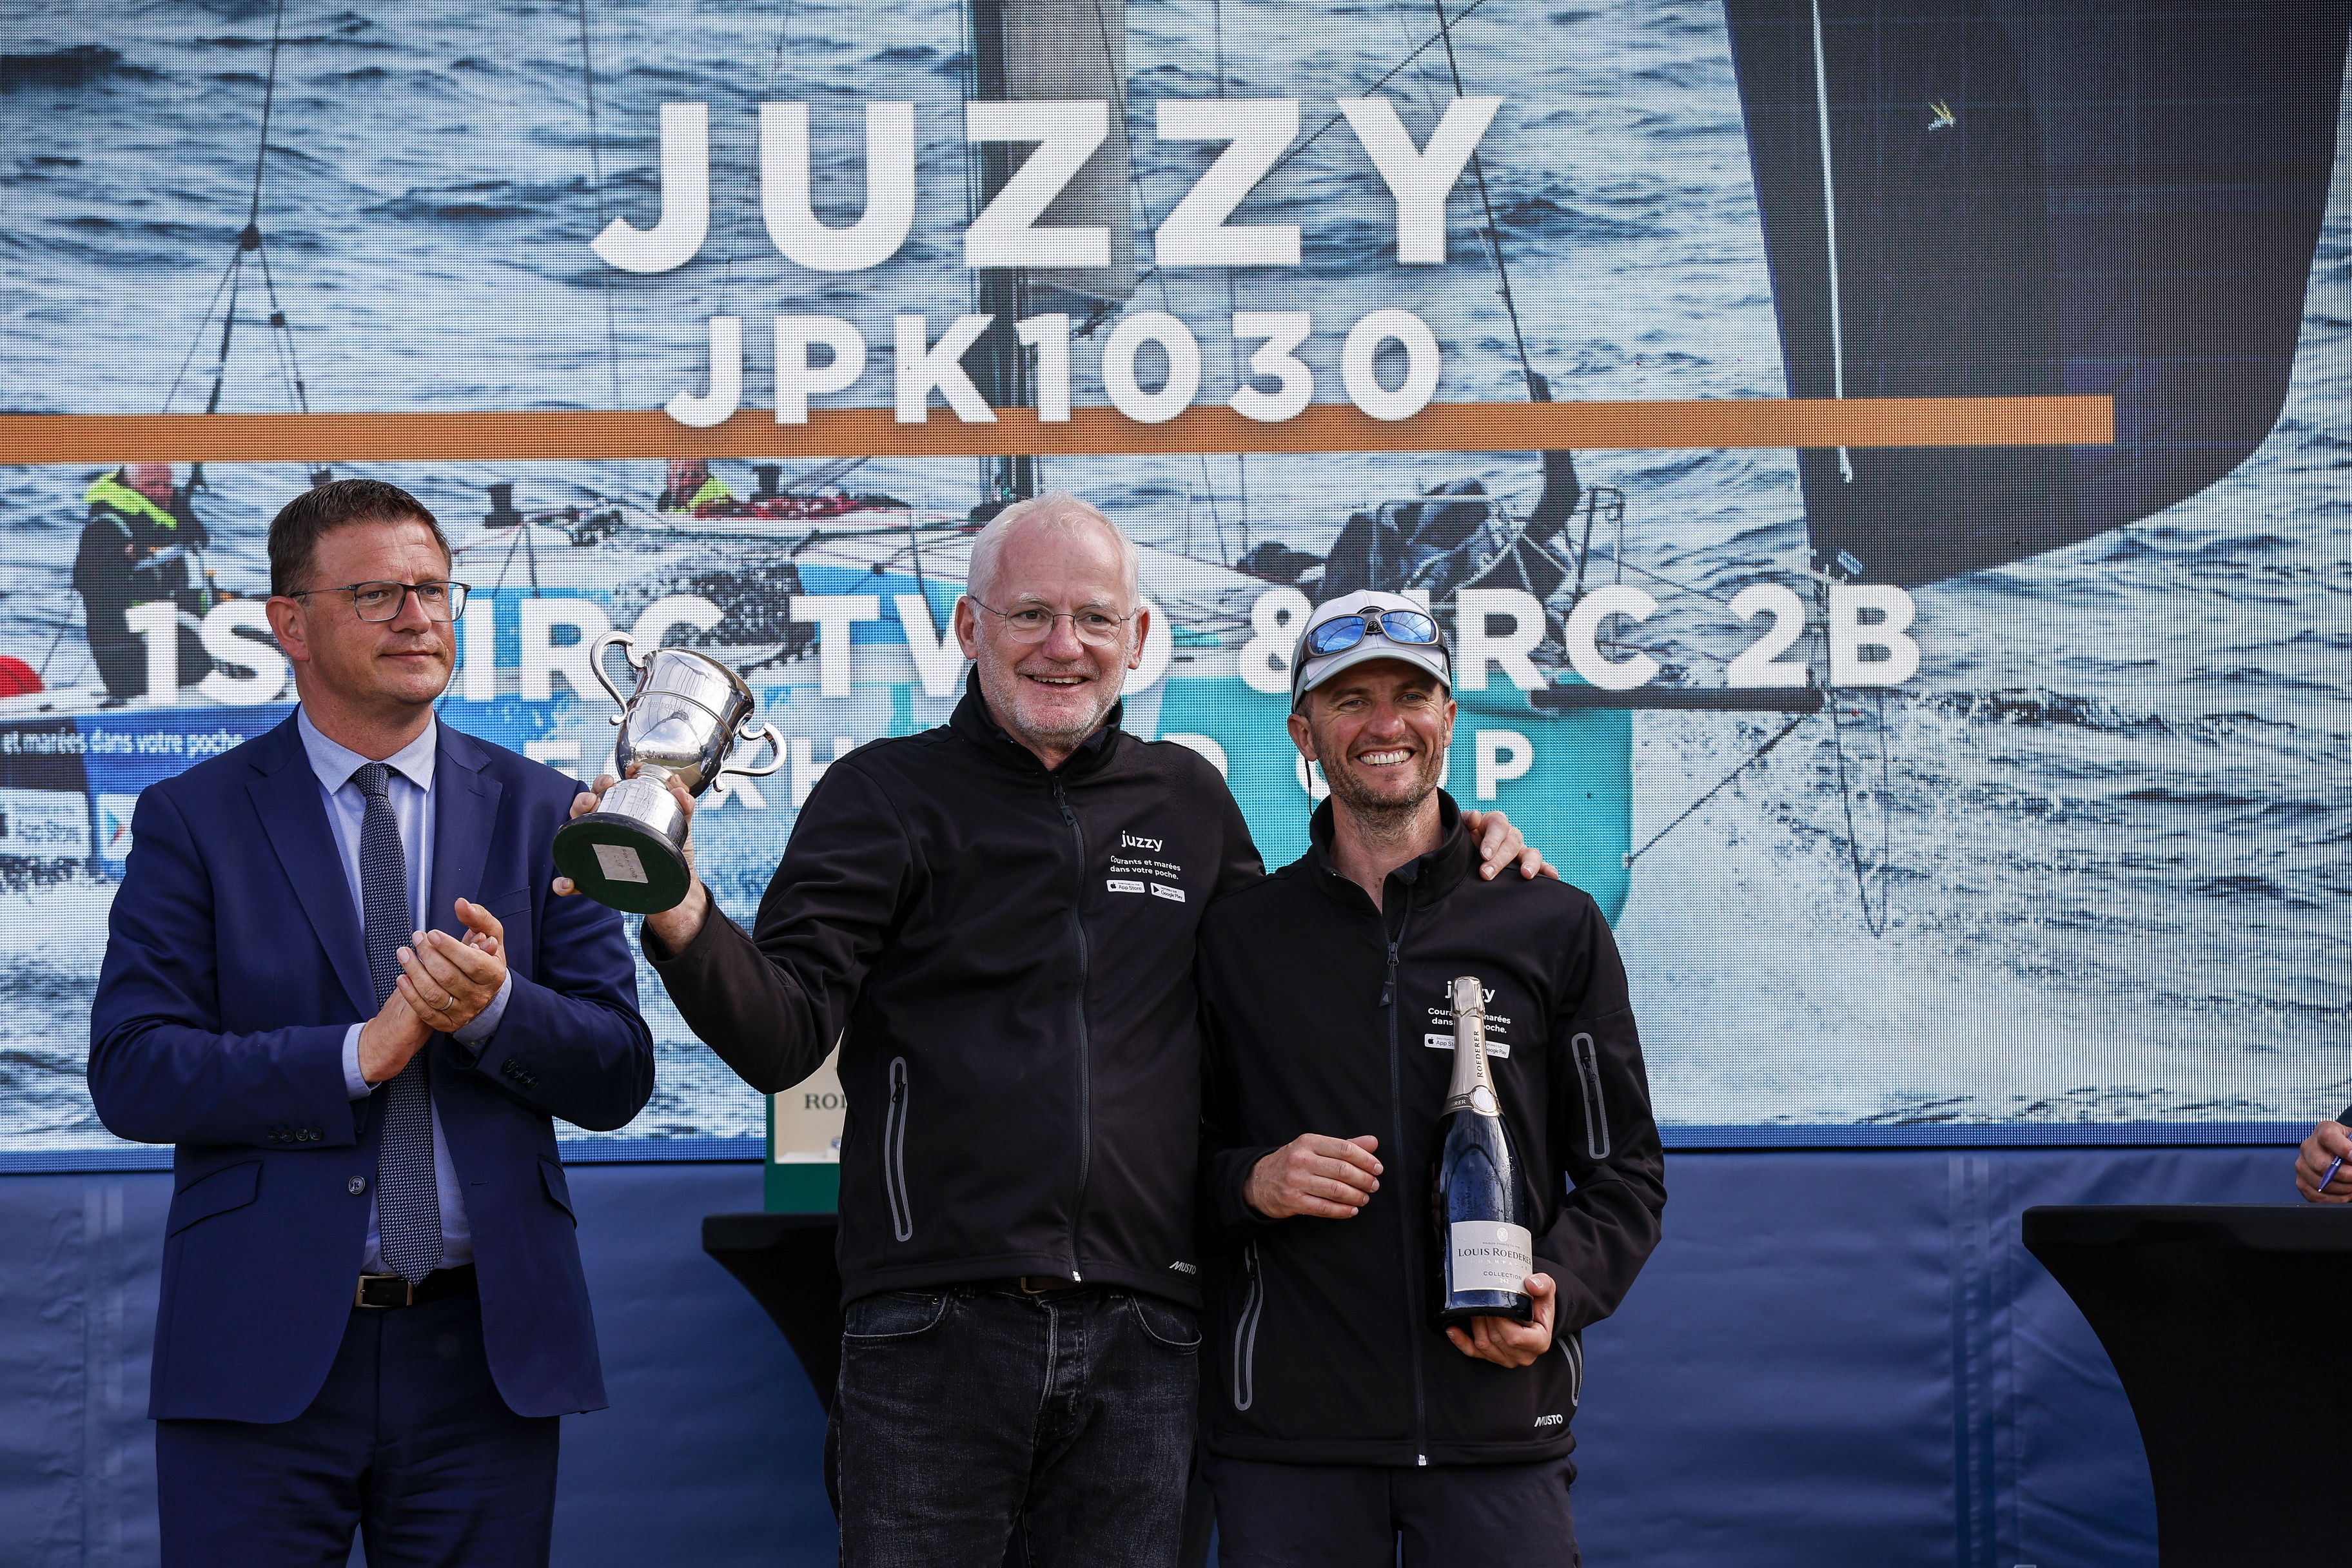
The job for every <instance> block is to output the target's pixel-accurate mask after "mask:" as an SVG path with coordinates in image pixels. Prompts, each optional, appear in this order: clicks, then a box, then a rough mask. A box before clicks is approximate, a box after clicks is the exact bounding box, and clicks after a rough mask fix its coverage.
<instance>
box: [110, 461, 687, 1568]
mask: <svg viewBox="0 0 2352 1568" xmlns="http://www.w3.org/2000/svg"><path fill="white" fill-rule="evenodd" d="M449 567H450V556H449V547H448V542H447V541H446V540H445V539H444V538H443V537H442V534H441V531H440V528H439V525H438V524H436V522H435V521H434V519H433V514H432V513H431V512H429V511H427V510H425V508H424V507H423V506H421V505H419V504H418V503H417V502H416V500H415V498H413V497H411V496H410V495H408V494H407V493H406V492H405V491H403V490H400V489H395V488H394V487H393V486H391V485H387V484H380V483H377V482H375V481H373V480H366V479H344V480H339V481H337V482H335V483H332V484H329V485H325V486H322V487H320V488H319V489H313V490H311V491H310V492H308V493H307V494H304V495H302V496H300V497H299V498H297V499H296V500H293V501H291V502H289V503H288V505H287V506H286V508H285V510H282V511H280V512H279V513H278V517H277V519H276V520H275V521H272V522H271V524H270V527H269V569H270V586H271V589H272V591H273V593H272V597H271V599H270V601H269V617H270V626H271V627H272V629H273V630H275V631H276V633H277V635H278V644H279V646H280V647H283V648H284V649H285V651H286V653H287V656H288V657H289V658H291V659H292V660H293V661H294V669H295V682H296V687H297V689H298V691H299V694H300V698H301V706H300V708H299V710H298V711H297V712H296V714H295V716H294V717H293V718H292V719H290V720H289V721H287V722H286V723H284V724H281V725H279V726H278V728H277V729H275V730H273V731H270V732H269V733H268V734H266V735H262V736H259V737H257V738H256V739H254V740H252V741H249V742H247V743H246V744H244V745H242V746H239V747H237V748H236V750H234V751H232V752H227V753H226V754H225V755H223V756H220V757H216V758H214V759H212V760H211V761H208V762H205V763H200V764H198V765H197V766H195V767H194V768H191V769H189V770H188V771H187V772H186V773H182V774H181V775H180V776H179V777H177V778H174V779H172V780H170V781H168V782H167V783H163V784H154V785H152V786H150V787H149V788H148V789H147V790H146V792H145V793H144V794H142V795H141V796H140V799H139V806H138V811H137V813H136V815H135V816H134V817H133V819H132V824H131V835H132V848H131V856H130V860H129V864H128V867H127V868H126V870H125V873H124V876H123V881H122V887H121V891H120V892H118V893H117V894H116V896H115V900H114V910H113V914H112V917H111V920H110V924H109V931H108V940H107V949H106V963H105V966H104V968H103V970H102V971H101V973H100V977H99V984H98V996H97V1000H96V1002H95V1004H94V1005H93V1006H92V1008H91V1015H90V1054H89V1087H90V1095H91V1098H92V1099H93V1100H95V1101H96V1102H97V1105H98V1111H99V1115H100V1117H101V1118H102V1119H103V1120H104V1121H105V1122H106V1125H107V1126H108V1127H109V1128H110V1129H112V1130H113V1131H115V1132H116V1133H118V1134H120V1135H121V1136H122V1137H126V1138H135V1139H139V1140H141V1141H142V1142H152V1143H166V1142H168V1143H175V1144H177V1145H178V1148H177V1150H176V1151H175V1152H174V1154H173V1199H172V1208H171V1215H170V1218H169V1220H168V1222H167V1224H168V1229H167V1231H166V1239H165V1242H164V1249H163V1298H162V1304H161V1308H160V1310H159V1311H158V1313H157V1317H156V1324H155V1360H154V1371H153V1385H152V1386H153V1392H152V1398H151V1400H150V1403H149V1406H148V1414H149V1415H152V1416H153V1417H154V1418H155V1420H156V1424H157V1425H156V1438H155V1452H156V1477H157V1483H158V1489H159V1492H160V1494H161V1503H162V1525H163V1562H164V1563H165V1564H166V1565H167V1568H177V1565H188V1568H198V1565H201V1568H214V1565H221V1568H227V1565H234V1568H274V1565H277V1564H288V1565H291V1564H296V1563H299V1564H304V1565H306V1568H308V1565H312V1564H320V1565H324V1564H334V1565H338V1568H340V1564H341V1563H342V1562H343V1561H344V1560H345V1558H346V1557H347V1556H348V1555H349V1554H350V1552H351V1542H352V1531H353V1529H354V1528H355V1527H356V1528H357V1529H359V1530H360V1531H362V1534H363V1536H364V1538H365V1542H366V1546H367V1556H368V1562H369V1563H370V1564H371V1568H391V1565H392V1564H419V1565H422V1564H446V1565H456V1564H467V1565H472V1564H495V1565H500V1568H503V1565H505V1564H536V1563H546V1561H547V1554H548V1539H549V1529H550V1523H551V1517H552V1509H553V1503H554V1496H555V1462H556V1434H557V1425H558V1417H559V1416H561V1415H562V1414H563V1413H565V1412H567V1411H580V1410H596V1409H601V1408H603V1407H604V1403H605V1400H604V1377H603V1373H602V1371H601V1370H600V1368H599V1366H598V1363H597V1356H596V1337H595V1328H594V1325H593V1322H592V1321H590V1318H589V1310H588V1291H587V1285H586V1282H585V1280H584V1279H583V1277H582V1275H581V1271H580V1252H579V1247H578V1246H577V1244H576V1243H575V1241H574V1239H573V1236H572V1229H573V1219H572V1200H571V1196H570V1194H569V1192H568V1190H567V1188H566V1186H565V1183H564V1175H563V1168H562V1164H561V1163H559V1159H558V1156H557V1152H556V1145H555V1129H554V1125H553V1122H552V1120H551V1119H552V1118H554V1117H559V1116H560V1117H562V1119H563V1120H565V1121H570V1122H572V1123H574V1124H576V1125H578V1126H582V1127H586V1128H592V1129H595V1130H599V1131H603V1130H607V1129H611V1128H616V1127H620V1126H622V1125H624V1124H625V1123H626V1122H627V1121H629V1120H630V1119H631V1118H632V1117H634V1116H635V1115H636V1113H637V1111H638V1110H641V1109H642V1108H643V1107H644V1105H645V1103H646V1099H647V1098H648V1097H649V1096H650V1095H651V1093H652V1092H653V1076H654V1059H653V1043H652V1038H651V1037H650V1035H649V1034H648V1033H647V1031H646V1026H645V1022H644V1020H643V1019H641V1018H640V1017H638V1016H637V1009H636V984H635V964H634V962H633V960H632V956H631V954H630V952H629V950H628V946H627V943H626V939H625V935H624V932H623V929H622V924H621V921H620V917H619V916H617V915H615V914H614V913H613V912H612V911H611V910H605V909H603V908H601V907H599V906H597V905H595V904H593V903H591V902H589V901H588V900H584V899H555V898H551V897H550V896H549V894H548V892H547V889H548V887H549V884H550V883H551V881H552V880H553V879H554V867H553V864H552V862H551V857H550V854H549V847H550V845H551V841H552V840H553V837H554V835H555V830H556V829H557V828H558V827H559V826H562V824H563V822H564V821H565V819H566V816H567V813H568V812H569V809H570V806H571V803H572V795H573V793H574V791H575V790H576V789H577V787H578V786H577V785H575V784H572V781H571V780H569V779H567V778H565V777H563V776H562V774H560V773H555V772H554V771H553V770H552V769H550V768H547V767H544V766H542V765H541V764H540V763H532V762H528V761H526V760H524V759H523V758H521V757H519V756H517V755H515V754H514V753H513V752H509V751H506V750H504V749H503V748H501V747H498V746H493V745H489V744H488V743H486V742H481V741H478V740H475V739H473V738H471V737H470V736H467V735H461V734H459V733H457V731H454V730H451V729H448V728H447V727H446V726H444V725H442V724H440V723H439V722H438V721H436V718H435V716H434V710H433V704H434V702H435V700H436V699H437V698H438V697H439V696H440V695H441V692H442V689H443V688H444V687H446V685H447V684H448V681H449V672H450V665H451V658H452V652H453V637H454V627H453V625H452V623H454V622H455V621H456V619H457V616H459V615H460V614H461V613H462V612H463V610H464V607H465V589H464V587H463V586H462V585H461V584H455V583H451V582H450V581H448V577H449Z"/></svg>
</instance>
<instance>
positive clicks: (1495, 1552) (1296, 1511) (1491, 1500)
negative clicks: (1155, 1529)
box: [1204, 1454, 1584, 1568]
mask: <svg viewBox="0 0 2352 1568" xmlns="http://www.w3.org/2000/svg"><path fill="white" fill-rule="evenodd" d="M1204 1464H1205V1468H1207V1471H1208V1476H1209V1488H1210V1490H1211V1491H1212V1492H1213V1493H1214V1494H1215V1496H1216V1501H1217V1561H1218V1563H1220V1564H1222V1565H1223V1568H1397V1564H1398V1563H1400V1562H1402V1564H1403V1568H1497V1565H1498V1564H1508V1565H1509V1568H1581V1564H1582V1563H1583V1561H1584V1558H1583V1555H1582V1554H1581V1553H1580V1552H1578V1551H1577V1548H1576V1520H1575V1517H1574V1515H1573V1514H1571V1513H1570V1510H1569V1506H1568V1489H1569V1487H1570V1484H1571V1483H1573V1482H1574V1481H1575V1479H1576V1466H1575V1465H1574V1464H1573V1463H1571V1462H1570V1461H1569V1460H1567V1459H1547V1460H1543V1461H1540V1462H1538V1463H1536V1464H1531V1465H1428V1466H1412V1465H1277V1464H1268V1463H1265V1462H1264V1461H1262V1460H1256V1459H1228V1458H1221V1457H1219V1456H1217V1455H1214V1454H1211V1455H1209V1456H1207V1457H1206V1458H1205V1460H1204ZM1400 1548H1402V1553H1401V1554H1400Z"/></svg>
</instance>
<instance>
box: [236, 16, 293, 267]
mask: <svg viewBox="0 0 2352 1568" xmlns="http://www.w3.org/2000/svg"><path fill="white" fill-rule="evenodd" d="M285 36H286V0H278V16H277V17H276V19H275V20H273V21H272V22H271V23H270V24H269V75H268V79H265V80H264V81H263V83H262V86H261V137H260V141H259V143H258V144H257V146H256V147H255V148H254V150H253V202H252V205H250V206H248V207H247V209H246V213H245V222H246V226H247V227H248V228H250V227H251V226H253V225H254V224H255V223H256V222H257V220H258V219H259V218H260V216H261V174H262V170H263V168H264V167H265V166H266V165H267V163H268V158H269V113H270V110H272V109H273V108H275V107H276V106H277V102H278V48H279V47H280V46H281V45H282V44H283V43H284V41H285Z"/></svg>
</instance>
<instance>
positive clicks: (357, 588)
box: [278, 583, 473, 621]
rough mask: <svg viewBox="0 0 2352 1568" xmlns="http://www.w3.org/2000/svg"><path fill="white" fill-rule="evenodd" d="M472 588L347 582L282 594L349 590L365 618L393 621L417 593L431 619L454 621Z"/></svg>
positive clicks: (292, 596)
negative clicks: (330, 586)
mask: <svg viewBox="0 0 2352 1568" xmlns="http://www.w3.org/2000/svg"><path fill="white" fill-rule="evenodd" d="M472 591H473V590H472V588H471V587H470V586H468V585H467V584H464V583H346V584H343V585H342V586H341V587H340V588H305V589H303V590H302V591H301V592H300V593H299V594H281V595H278V597H280V598H283V599H307V598H309V597H310V595H313V594H349V595H351V596H352V612H353V613H354V614H355V615H357V616H359V618H360V619H362V620H363V621H390V620H396V619H398V618H399V616H400V607H401V605H402V604H403V603H404V602H405V601H406V599H407V597H408V595H411V594H414V595H416V607H417V608H418V609H420V610H423V611H424V612H425V619H426V620H428V621H454V620H456V619H457V617H458V616H462V615H464V614H465V613H466V595H467V594H469V593H471V592H472Z"/></svg>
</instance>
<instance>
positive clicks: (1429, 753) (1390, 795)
mask: <svg viewBox="0 0 2352 1568" xmlns="http://www.w3.org/2000/svg"><path fill="white" fill-rule="evenodd" d="M1290 738H1291V739H1292V740H1293V741H1294V742H1297V746H1298V750H1299V752H1301V753H1302V754H1303V755H1304V756H1305V757H1306V758H1307V761H1308V762H1310V763H1322V764H1323V777H1324V778H1325V779H1326V780H1327V781H1328V783H1329V784H1330V785H1331V795H1332V797H1333V799H1335V800H1336V801H1337V802H1339V804H1340V805H1345V806H1349V807H1352V808H1354V809H1355V810H1357V811H1360V812H1364V813H1369V814H1372V815H1376V816H1384V817H1393V816H1399V815H1404V814H1410V813H1412V811H1414V810H1416V809H1418V808H1419V807H1420V806H1421V805H1422V803H1423V802H1424V801H1426V800H1427V799H1428V798H1429V797H1430V795H1431V794H1432V793H1433V792H1434V791H1435V790H1436V788H1437V780H1438V775H1439V774H1441V773H1444V771H1445V749H1446V747H1447V746H1448V745H1450V744H1451V743H1452V742H1453V740H1454V700H1453V699H1452V698H1451V697H1449V696H1448V695H1447V694H1446V690H1445V683H1444V681H1442V680H1440V679H1437V677H1435V676H1433V675H1432V674H1431V673H1430V672H1429V671H1428V670H1426V669H1423V668H1421V667H1420V666H1419V665H1416V664H1408V663H1407V662H1405V661H1404V660H1403V659H1401V658H1375V659H1368V660H1366V661H1365V662H1364V663H1362V664H1359V665H1352V666H1350V667H1349V668H1347V669H1344V670H1341V671H1340V672H1339V674H1338V675H1335V676H1333V677H1332V678H1331V679H1329V680H1328V681H1326V682H1325V683H1324V684H1322V685H1321V686H1318V687H1317V688H1316V689H1314V690H1313V691H1310V692H1308V693H1307V701H1306V704H1305V710H1304V711H1303V712H1299V713H1294V714H1292V715H1291V717H1290Z"/></svg>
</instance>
